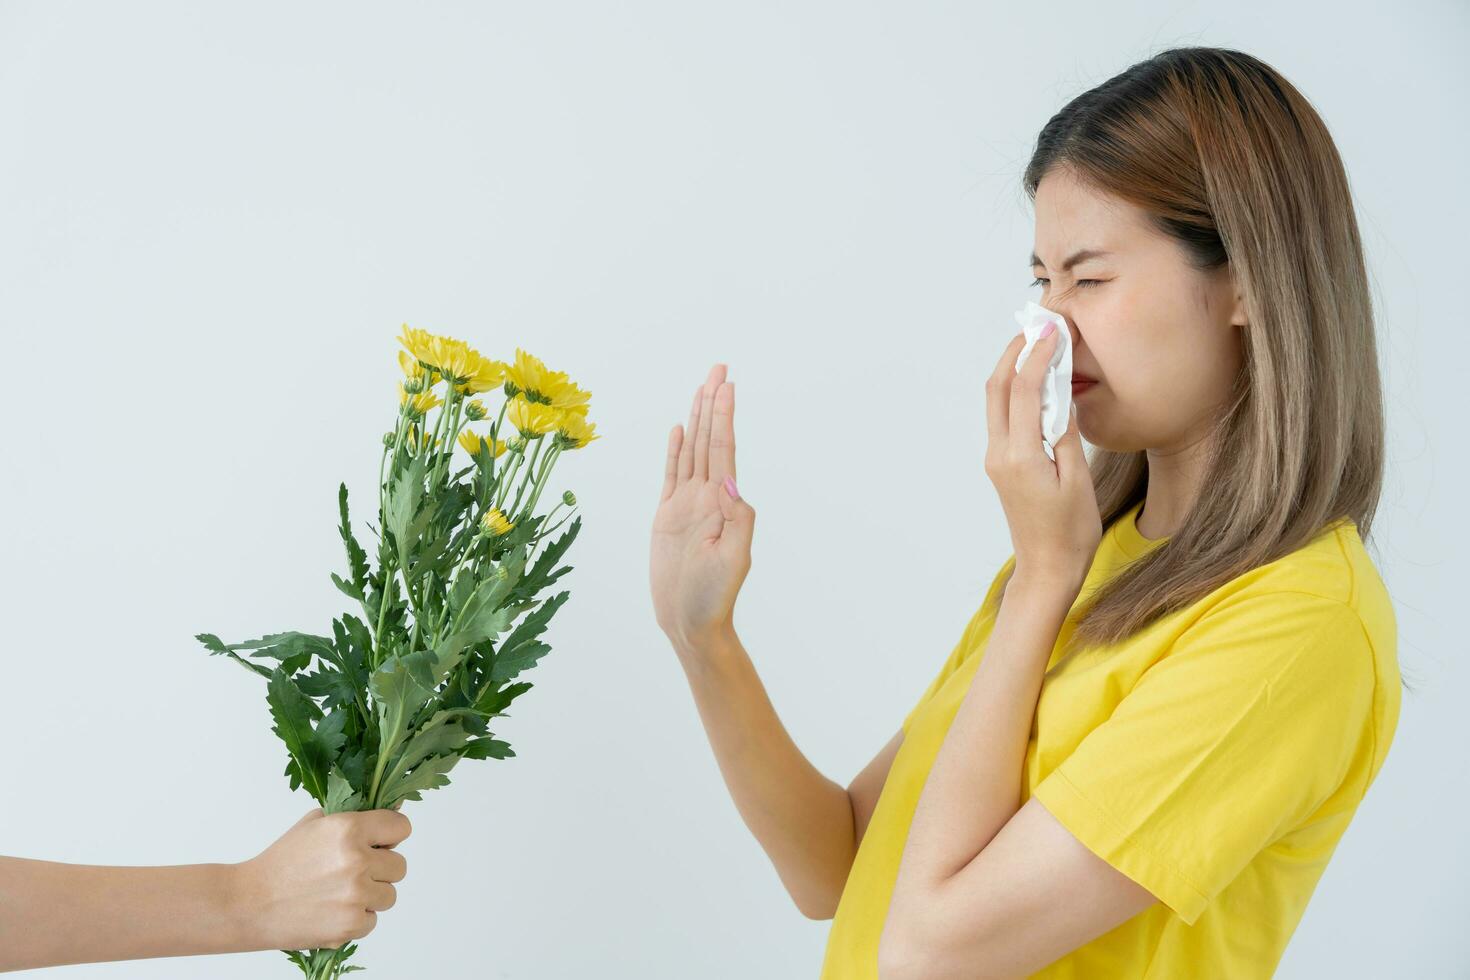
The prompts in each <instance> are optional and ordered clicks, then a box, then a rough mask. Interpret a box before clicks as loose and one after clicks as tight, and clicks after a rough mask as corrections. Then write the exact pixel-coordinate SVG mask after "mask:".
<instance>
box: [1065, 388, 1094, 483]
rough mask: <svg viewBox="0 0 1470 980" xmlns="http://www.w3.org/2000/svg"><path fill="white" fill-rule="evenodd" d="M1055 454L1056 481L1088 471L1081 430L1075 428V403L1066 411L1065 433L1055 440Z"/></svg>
mask: <svg viewBox="0 0 1470 980" xmlns="http://www.w3.org/2000/svg"><path fill="white" fill-rule="evenodd" d="M1056 453H1057V478H1058V479H1061V480H1068V479H1071V478H1072V476H1073V475H1074V474H1076V473H1079V472H1081V473H1086V472H1087V471H1088V466H1087V451H1086V450H1085V449H1083V448H1082V430H1081V429H1080V428H1078V426H1077V403H1076V402H1073V403H1072V405H1071V407H1070V408H1069V409H1068V410H1067V431H1066V432H1064V433H1062V437H1061V438H1060V439H1058V440H1057V444H1056ZM1089 482H1091V478H1090V477H1089Z"/></svg>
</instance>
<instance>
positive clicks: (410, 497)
mask: <svg viewBox="0 0 1470 980" xmlns="http://www.w3.org/2000/svg"><path fill="white" fill-rule="evenodd" d="M423 495H424V461H423V460H422V459H421V458H419V457H417V456H415V457H414V458H413V459H411V460H409V462H408V465H406V466H405V467H404V468H403V472H402V473H399V474H398V479H397V480H396V481H394V482H393V483H392V485H391V486H390V487H389V489H388V500H387V503H386V506H385V508H384V513H383V520H384V525H385V527H386V529H387V531H388V533H389V534H390V535H392V536H393V540H394V542H395V544H396V545H397V547H398V555H399V566H400V567H401V568H407V567H408V561H407V557H408V554H409V552H410V550H411V545H412V544H413V542H414V541H415V540H417V538H418V535H417V534H412V535H411V534H410V533H409V529H410V522H412V521H413V520H414V517H415V515H417V514H418V512H419V502H420V501H421V500H422V499H423ZM426 513H431V512H428V511H426ZM420 530H422V528H420Z"/></svg>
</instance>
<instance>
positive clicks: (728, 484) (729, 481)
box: [725, 476, 740, 500]
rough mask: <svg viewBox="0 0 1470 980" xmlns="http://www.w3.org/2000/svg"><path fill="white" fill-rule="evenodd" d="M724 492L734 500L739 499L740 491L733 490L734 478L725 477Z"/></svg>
mask: <svg viewBox="0 0 1470 980" xmlns="http://www.w3.org/2000/svg"><path fill="white" fill-rule="evenodd" d="M725 492H726V493H728V494H729V495H730V496H731V497H732V498H733V499H735V500H739V499H740V491H739V490H737V489H735V478H734V477H733V476H727V477H725Z"/></svg>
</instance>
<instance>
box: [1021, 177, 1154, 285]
mask: <svg viewBox="0 0 1470 980" xmlns="http://www.w3.org/2000/svg"><path fill="white" fill-rule="evenodd" d="M1035 205H1036V232H1035V238H1036V255H1037V257H1038V258H1040V259H1041V260H1042V261H1043V262H1045V263H1047V264H1055V263H1060V262H1062V261H1063V260H1064V259H1065V258H1066V257H1067V256H1068V255H1070V254H1072V252H1074V251H1076V250H1077V249H1079V248H1084V247H1085V248H1095V249H1101V250H1106V251H1109V252H1113V253H1115V254H1116V253H1121V252H1124V251H1128V250H1130V249H1136V248H1141V247H1146V246H1147V245H1149V244H1150V243H1152V242H1154V241H1156V240H1157V239H1158V238H1159V237H1160V236H1159V235H1158V233H1157V232H1156V231H1154V229H1153V228H1152V226H1151V225H1150V224H1149V223H1148V220H1147V216H1146V215H1145V213H1144V211H1143V210H1142V209H1141V208H1139V207H1138V206H1137V205H1134V204H1132V203H1130V202H1128V201H1125V200H1123V199H1122V198H1120V197H1117V196H1115V195H1113V194H1109V193H1108V192H1106V191H1103V190H1101V189H1099V188H1097V187H1096V186H1094V185H1092V184H1090V183H1087V182H1086V181H1083V180H1081V179H1079V178H1077V177H1076V176H1075V175H1074V174H1073V172H1072V171H1071V170H1069V169H1066V168H1061V167H1055V168H1053V169H1052V170H1051V171H1049V172H1048V173H1047V174H1046V176H1045V177H1043V178H1042V179H1041V182H1040V183H1039V184H1038V185H1037V187H1036V200H1035Z"/></svg>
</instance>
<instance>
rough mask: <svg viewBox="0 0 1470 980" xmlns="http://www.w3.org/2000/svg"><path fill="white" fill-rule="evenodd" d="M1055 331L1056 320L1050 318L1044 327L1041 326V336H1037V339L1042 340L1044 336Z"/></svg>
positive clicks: (1048, 335)
mask: <svg viewBox="0 0 1470 980" xmlns="http://www.w3.org/2000/svg"><path fill="white" fill-rule="evenodd" d="M1056 331H1057V321H1055V320H1051V321H1049V322H1048V323H1047V325H1046V326H1044V327H1042V328H1041V336H1040V337H1038V338H1037V339H1038V340H1044V339H1045V338H1047V337H1050V336H1051V335H1052V334H1054V333H1056Z"/></svg>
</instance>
